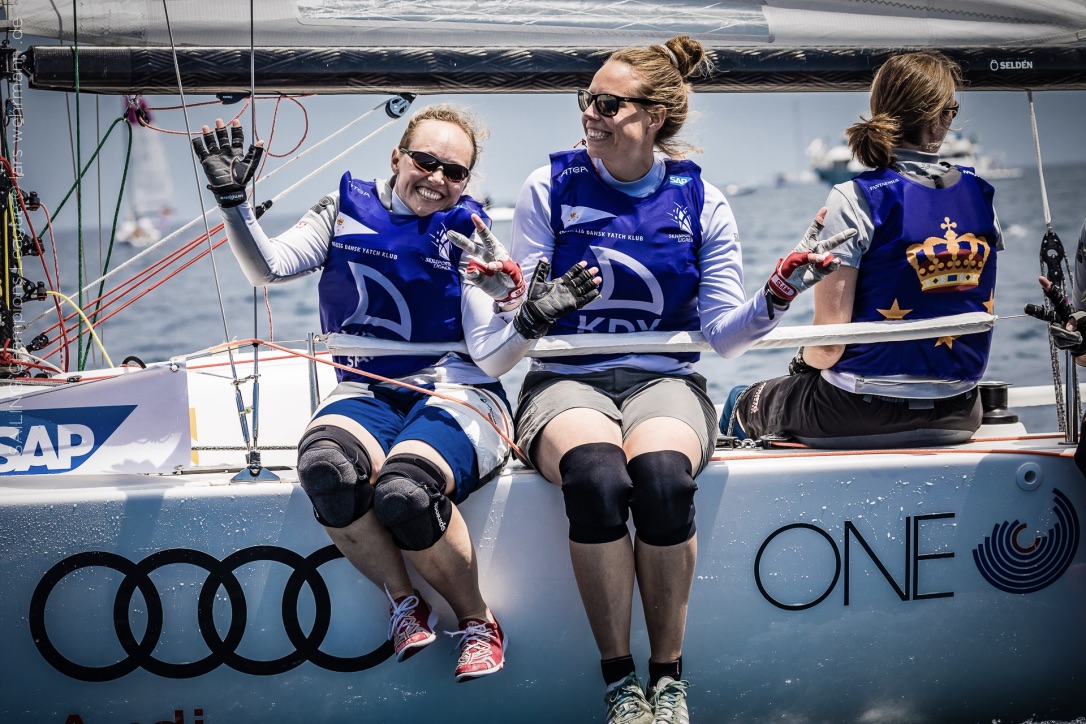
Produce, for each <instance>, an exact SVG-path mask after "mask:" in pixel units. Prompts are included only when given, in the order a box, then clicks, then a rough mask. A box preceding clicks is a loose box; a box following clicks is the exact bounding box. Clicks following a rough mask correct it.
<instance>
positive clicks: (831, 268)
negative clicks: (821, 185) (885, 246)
mask: <svg viewBox="0 0 1086 724" xmlns="http://www.w3.org/2000/svg"><path fill="white" fill-rule="evenodd" d="M825 218H826V209H822V210H821V211H819V212H818V215H817V216H815V220H814V221H813V222H811V225H810V226H809V227H807V233H806V234H804V235H803V239H802V240H801V241H800V242H799V243H798V244H796V247H795V248H794V249H792V251H791V252H789V253H788V255H787V256H783V257H781V258H780V259H778V260H777V266H776V268H775V269H774V270H773V273H772V274H771V275H770V277H769V281H768V282H766V285H765V292H766V294H767V295H769V296H770V297H771V298H770V301H771V302H776V303H777V305H778V306H786V305H788V304H789V303H790V302H791V301H792V300H793V299H795V298H796V296H797V295H798V294H799V293H800V292H802V291H804V290H806V289H808V288H810V287H812V286H814V285H815V284H817V283H818V282H820V281H822V279H823V278H825V276H826V275H827V274H831V273H833V272H835V271H837V269H838V268H839V267H840V266H841V260H840V259H838V258H837V257H835V256H834V255H833V254H831V253H830V252H831V251H832V250H833V249H835V248H836V247H838V246H840V245H841V244H842V243H844V242H845V241H847V240H848V239H851V238H852V237H853V236H855V235H856V230H855V229H846V230H845V231H842V232H840V233H839V234H834V235H833V236H831V237H830V238H829V239H826V240H824V241H819V240H818V235H819V234H821V233H822V228H823V224H822V221H823V220H824V219H825Z"/></svg>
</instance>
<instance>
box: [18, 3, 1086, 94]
mask: <svg viewBox="0 0 1086 724" xmlns="http://www.w3.org/2000/svg"><path fill="white" fill-rule="evenodd" d="M7 7H8V9H7V17H6V18H4V20H3V21H0V22H2V23H3V24H4V25H5V26H6V27H7V28H8V29H9V30H12V31H15V32H17V33H18V34H19V35H20V36H32V37H34V38H35V39H40V42H35V43H34V44H33V45H32V47H31V48H30V49H29V51H27V54H26V56H25V58H23V59H22V60H23V67H24V69H25V70H26V72H28V74H29V75H30V77H31V83H32V85H33V87H36V88H42V89H56V90H72V89H74V88H75V81H76V77H75V75H76V70H75V69H76V62H75V61H76V54H77V53H78V68H79V87H80V90H82V91H87V92H98V93H142V94H149V93H176V92H177V79H176V75H175V70H174V65H173V63H174V55H173V52H174V50H173V49H174V48H176V53H177V61H178V64H179V66H180V68H181V75H182V83H183V84H184V87H185V90H186V91H191V92H195V93H226V92H247V91H248V90H249V88H250V82H251V76H252V72H251V71H252V69H253V68H254V67H255V81H256V88H257V90H258V91H260V92H282V93H288V92H289V93H374V92H384V91H396V92H401V91H402V92H414V93H474V92H516V93H524V92H556V91H568V90H571V89H573V88H576V87H580V86H584V85H586V84H587V82H588V79H589V78H590V77H591V75H592V73H593V72H594V71H595V70H596V69H597V68H598V67H599V64H600V58H601V56H602V55H605V54H606V53H609V52H610V51H611V50H613V49H616V48H620V47H623V46H626V45H630V44H635V43H637V44H647V43H659V42H662V41H664V40H666V39H667V38H669V37H672V36H674V35H679V34H686V35H690V36H691V37H693V38H695V39H697V40H699V41H700V42H701V43H702V44H704V45H705V46H706V47H707V48H709V49H710V53H711V57H712V58H713V60H714V61H715V66H716V70H715V72H714V73H713V74H712V75H711V76H710V77H708V78H703V79H699V80H695V85H696V87H697V89H698V90H699V91H702V92H705V91H710V92H711V91H731V92H734V91H770V90H779V91H826V90H864V89H866V88H867V87H868V85H869V83H870V80H871V74H872V71H873V69H874V68H876V67H878V65H879V64H880V63H881V62H882V61H883V60H884V59H885V58H886V57H887V55H889V54H891V53H895V52H900V51H901V50H903V49H915V48H937V49H939V50H942V51H944V52H946V53H948V54H950V55H952V56H953V57H955V58H957V59H958V60H959V61H960V62H961V64H962V66H963V70H964V72H965V76H966V80H967V87H968V88H971V89H975V90H1009V89H1022V88H1033V89H1038V90H1040V89H1082V88H1086V62H1084V61H1086V3H1084V2H1083V1H1082V0H1048V1H1047V2H1044V3H1021V2H1019V1H1018V0H934V1H931V2H924V3H913V2H900V3H872V2H869V1H866V0H817V1H815V0H792V1H787V0H784V1H782V0H766V1H764V2H728V1H724V2H715V3H711V4H709V3H700V4H699V3H694V2H684V1H683V0H652V1H639V2H632V3H631V2H615V1H612V0H594V1H587V0H532V1H531V2H522V1H520V0H415V1H413V2H402V1H401V0H336V2H328V1H327V0H259V2H256V3H255V4H253V7H254V8H255V14H254V15H252V16H251V15H250V3H243V2H231V3H224V2H221V0H169V2H168V3H166V4H165V7H164V4H163V3H162V1H161V0H95V2H93V3H86V2H80V3H78V5H76V4H75V3H70V2H65V3H60V2H56V0H18V1H17V2H15V3H12V4H10V5H9V6H7ZM167 11H168V12H169V16H168V18H167V15H166V12H167ZM167 21H168V22H167ZM171 34H172V40H171ZM250 46H253V47H255V54H254V55H255V57H251V55H250Z"/></svg>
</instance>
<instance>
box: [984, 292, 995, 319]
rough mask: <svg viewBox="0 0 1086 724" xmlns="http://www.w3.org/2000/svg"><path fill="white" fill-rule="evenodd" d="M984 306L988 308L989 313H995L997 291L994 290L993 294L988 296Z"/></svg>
mask: <svg viewBox="0 0 1086 724" xmlns="http://www.w3.org/2000/svg"><path fill="white" fill-rule="evenodd" d="M984 308H985V309H987V310H988V314H995V292H992V296H990V297H988V301H987V302H984Z"/></svg>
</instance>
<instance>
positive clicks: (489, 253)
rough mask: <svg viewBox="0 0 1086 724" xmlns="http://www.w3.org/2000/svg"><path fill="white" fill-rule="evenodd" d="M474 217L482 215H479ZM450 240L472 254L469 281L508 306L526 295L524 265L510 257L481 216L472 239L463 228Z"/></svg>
mask: <svg viewBox="0 0 1086 724" xmlns="http://www.w3.org/2000/svg"><path fill="white" fill-rule="evenodd" d="M472 218H474V219H478V217H477V216H473V217H472ZM476 238H478V241H476ZM449 241H451V242H452V243H453V244H455V245H456V246H457V247H459V248H460V249H461V250H462V251H464V252H465V253H466V254H467V255H468V266H467V269H465V270H464V281H466V282H467V283H468V284H473V285H475V286H477V287H479V288H480V289H482V290H483V291H484V292H486V293H487V294H489V295H490V296H491V297H492V298H493V299H494V300H495V301H497V302H498V303H499V304H501V305H503V306H504V307H507V308H511V307H512V306H513V305H514V304H515V303H516V302H517V301H518V300H519V299H520V298H521V297H522V296H524V291H525V289H526V288H527V287H526V286H525V284H524V275H523V274H521V272H520V265H519V264H517V263H516V262H515V261H513V260H512V259H510V258H509V252H507V251H506V250H505V247H504V246H502V243H501V242H500V241H498V237H496V236H494V232H492V231H491V230H490V229H488V228H487V227H486V225H485V224H483V223H482V221H481V220H480V221H478V222H477V223H476V228H475V233H474V234H472V237H471V238H470V239H469V238H468V237H466V236H464V235H463V234H461V233H459V232H456V231H450V232H449Z"/></svg>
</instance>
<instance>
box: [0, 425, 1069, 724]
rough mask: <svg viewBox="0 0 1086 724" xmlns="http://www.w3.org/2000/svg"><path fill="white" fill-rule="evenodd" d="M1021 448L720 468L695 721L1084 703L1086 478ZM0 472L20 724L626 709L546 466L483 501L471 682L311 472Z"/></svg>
mask: <svg viewBox="0 0 1086 724" xmlns="http://www.w3.org/2000/svg"><path fill="white" fill-rule="evenodd" d="M998 446H1000V449H999V450H998V451H995V452H992V451H991V450H992V448H993V445H991V444H989V445H985V444H983V443H974V444H972V445H969V446H965V447H963V448H961V449H959V450H956V451H952V452H925V453H920V454H906V453H893V454H844V455H809V454H802V453H801V454H783V455H780V456H778V455H775V454H772V453H766V452H757V451H756V452H751V453H749V454H743V455H734V456H729V459H721V460H718V461H715V462H713V463H712V464H711V465H710V466H709V468H708V469H707V470H706V471H705V473H703V474H702V475H701V476H700V477H699V479H698V484H699V492H698V495H697V505H698V510H697V523H698V547H699V555H698V564H697V570H696V574H695V580H694V584H693V591H692V596H691V601H690V611H689V619H688V624H687V637H686V645H685V649H684V664H685V672H686V677H687V678H688V679H689V680H690V682H691V688H690V707H691V716H692V719H693V720H694V721H713V722H732V721H734V722H757V721H769V720H773V721H805V722H806V721H865V722H877V721H888V722H889V721H925V720H927V721H991V720H993V719H1002V720H1004V721H1022V720H1025V719H1026V718H1029V717H1031V716H1033V717H1036V718H1073V717H1075V716H1081V715H1083V714H1086V672H1084V671H1083V667H1082V666H1081V661H1082V654H1083V652H1084V651H1086V606H1083V605H1082V601H1084V600H1086V552H1084V550H1083V546H1082V545H1080V543H1079V538H1080V533H1081V530H1082V522H1083V511H1086V485H1084V484H1083V480H1082V477H1081V475H1080V474H1079V472H1078V471H1077V469H1076V468H1075V467H1074V464H1073V461H1072V460H1071V459H1070V458H1069V457H1067V456H1066V455H1064V456H1057V455H1056V454H1058V453H1059V452H1060V450H1059V447H1058V446H1057V445H1056V444H1055V443H1052V442H1045V441H1042V442H1038V441H1035V440H1034V441H1026V442H1017V443H1014V442H1002V443H998ZM0 486H3V487H0V537H2V539H3V545H2V546H0V551H3V553H2V556H3V562H2V571H3V580H4V581H5V592H4V596H3V601H4V603H3V610H2V623H0V634H2V637H3V640H4V641H5V645H6V655H5V656H4V657H3V660H2V661H3V663H2V667H3V672H2V677H0V681H2V682H3V683H2V684H0V687H2V689H3V697H2V701H3V706H2V709H3V712H4V714H6V715H7V716H6V717H5V720H10V721H34V722H57V723H58V724H75V722H77V721H79V722H83V723H84V724H92V723H93V722H113V721H124V722H143V723H145V724H146V723H152V722H153V723H156V724H157V723H159V722H172V723H174V724H176V722H186V723H188V724H192V723H193V722H201V723H203V724H212V722H216V721H217V722H231V724H244V723H245V722H254V723H255V722H260V723H262V724H266V723H267V722H298V721H303V720H311V721H320V722H339V721H344V722H347V721H350V722H381V721H392V720H396V721H422V720H429V719H431V718H433V717H435V716H440V717H441V719H442V720H443V721H449V722H507V721H510V720H512V719H514V717H515V718H516V719H517V720H519V721H524V722H534V721H540V722H542V721H547V722H553V721H592V720H598V719H600V718H601V716H602V685H601V679H600V678H599V668H598V664H597V661H598V654H597V652H596V650H595V647H594V645H593V642H592V637H591V633H590V631H589V628H588V624H587V621H586V619H585V615H584V612H583V609H582V607H581V603H580V599H579V597H578V593H577V588H576V584H575V581H574V579H573V574H572V571H571V568H570V563H569V556H568V550H567V543H566V525H567V524H566V520H565V515H564V512H563V507H562V498H561V493H560V491H559V490H558V489H557V488H555V487H554V486H552V485H549V484H548V483H546V482H545V481H543V480H542V479H541V478H540V477H538V476H537V475H535V474H534V473H532V472H530V471H527V470H524V469H522V468H514V469H512V470H510V471H507V472H506V473H504V474H503V475H502V476H501V477H500V478H498V479H497V480H495V481H493V482H492V483H490V484H489V485H487V486H485V487H484V488H483V489H481V490H480V491H478V492H477V493H475V494H474V495H473V496H472V497H471V498H470V499H469V500H468V501H467V502H466V503H465V504H464V505H463V506H462V507H461V510H462V511H463V514H464V517H465V519H466V520H467V523H468V526H469V528H470V530H471V533H472V536H473V538H474V541H475V546H476V551H477V555H478V560H479V568H480V572H481V579H482V588H483V591H484V594H485V596H486V599H487V601H488V603H489V604H490V606H491V607H492V609H493V610H494V611H495V612H496V614H497V615H498V617H499V619H500V621H501V623H502V625H503V627H504V628H505V630H506V633H507V634H508V636H509V648H508V665H507V667H506V668H505V670H504V671H502V672H500V673H498V674H496V675H494V676H490V677H487V678H485V679H483V680H480V681H478V682H474V683H472V684H471V685H470V686H459V685H456V684H455V680H454V678H453V675H452V669H453V666H454V665H455V656H454V655H452V652H453V650H454V643H453V640H452V639H448V638H446V637H441V639H440V640H439V641H438V642H437V643H435V644H434V645H432V646H431V647H430V648H429V649H427V650H426V651H423V652H422V653H420V654H419V655H417V656H415V657H414V658H412V659H411V660H410V661H409V662H406V663H403V664H397V663H396V662H395V660H394V659H391V658H388V653H389V649H388V645H387V644H386V643H385V638H386V634H387V600H385V599H384V594H383V593H382V592H379V591H378V590H376V588H374V587H373V586H371V585H370V584H369V583H367V582H365V581H364V580H363V579H362V578H361V576H360V575H358V574H357V573H356V572H354V571H353V569H351V568H350V567H349V565H348V564H347V563H346V562H345V561H344V560H343V559H341V558H335V557H334V556H335V552H334V550H332V549H328V539H327V538H326V536H325V534H324V532H323V530H322V529H321V527H320V526H319V525H318V524H317V523H316V522H315V520H314V519H313V515H312V511H311V508H310V506H309V505H308V502H307V501H306V499H305V496H304V494H303V493H302V492H301V490H300V489H299V487H298V486H297V484H296V483H294V482H292V481H291V480H290V478H289V474H288V475H285V476H284V480H283V481H282V482H278V483H256V484H248V485H243V484H229V483H227V477H225V476H190V477H186V476H166V477H161V478H158V477H145V476H116V477H114V478H110V479H85V480H78V479H71V478H66V479H63V480H61V479H58V478H55V477H54V478H37V479H35V478H23V479H8V480H5V481H3V482H0ZM978 551H979V552H978ZM420 587H421V588H422V590H423V591H424V593H425V594H426V595H427V598H429V599H430V600H431V602H433V603H435V605H436V607H437V610H438V611H439V613H440V615H441V622H440V628H442V629H449V630H452V629H453V628H454V627H455V621H454V620H453V617H452V614H451V612H450V611H449V609H448V608H447V606H445V604H444V603H443V602H441V601H440V600H439V599H437V598H436V596H435V595H433V594H432V592H431V591H430V589H428V588H427V587H426V586H425V585H421V584H420ZM635 597H636V594H635ZM634 608H635V612H636V613H635V620H634V626H633V629H634V630H633V655H634V658H635V660H636V661H637V662H638V665H639V667H640V668H641V670H642V672H644V671H645V661H646V659H647V657H648V642H647V636H646V633H645V624H644V619H643V617H642V616H641V613H640V605H638V604H635V607H634Z"/></svg>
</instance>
